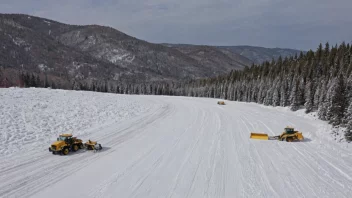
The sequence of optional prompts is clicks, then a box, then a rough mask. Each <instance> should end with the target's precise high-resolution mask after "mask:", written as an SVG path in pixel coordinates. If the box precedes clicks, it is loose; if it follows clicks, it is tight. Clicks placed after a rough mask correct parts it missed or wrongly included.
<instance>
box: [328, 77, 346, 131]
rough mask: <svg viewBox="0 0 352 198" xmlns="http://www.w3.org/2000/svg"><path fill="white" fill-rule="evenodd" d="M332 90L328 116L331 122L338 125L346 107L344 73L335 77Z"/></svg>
mask: <svg viewBox="0 0 352 198" xmlns="http://www.w3.org/2000/svg"><path fill="white" fill-rule="evenodd" d="M331 91H332V93H331V98H330V101H329V106H328V111H327V117H328V119H329V120H330V122H329V123H331V124H332V125H334V126H336V125H339V124H340V123H341V121H342V118H343V116H344V111H345V108H346V106H345V105H346V98H345V97H346V96H345V84H344V79H343V76H342V74H341V75H340V77H339V78H335V79H334V83H333V84H332V89H331Z"/></svg>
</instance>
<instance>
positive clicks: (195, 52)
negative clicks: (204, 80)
mask: <svg viewBox="0 0 352 198" xmlns="http://www.w3.org/2000/svg"><path fill="white" fill-rule="evenodd" d="M163 45H165V46H167V47H170V48H174V49H177V50H179V51H180V52H182V53H183V54H185V55H187V56H190V57H191V58H193V59H195V60H197V61H198V62H200V63H201V64H202V65H205V66H207V67H211V66H212V65H217V66H218V68H219V69H221V70H224V71H229V70H230V69H231V68H239V69H242V68H244V67H245V66H250V65H251V64H252V61H251V60H249V59H248V58H246V57H244V56H241V55H239V54H237V53H234V52H232V51H231V50H227V49H219V48H217V47H212V46H206V45H188V44H163Z"/></svg>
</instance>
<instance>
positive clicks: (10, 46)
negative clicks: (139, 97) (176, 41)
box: [0, 14, 250, 82]
mask: <svg viewBox="0 0 352 198" xmlns="http://www.w3.org/2000/svg"><path fill="white" fill-rule="evenodd" d="M0 40H1V43H0V68H3V70H10V69H12V70H13V71H14V70H25V71H30V72H36V73H45V74H49V75H54V76H58V77H60V78H63V79H67V80H69V81H72V80H104V81H106V80H108V81H126V82H144V81H163V80H180V79H191V78H204V77H212V76H215V75H219V74H226V73H227V72H229V71H231V70H236V69H242V68H243V67H244V66H246V65H247V64H249V63H250V61H248V59H246V58H245V57H242V56H240V55H238V54H236V53H233V52H231V51H229V50H223V49H217V48H214V47H200V48H199V49H197V50H193V49H192V50H188V51H187V50H182V49H174V48H170V47H167V46H164V45H160V44H152V43H148V42H146V41H142V40H139V39H136V38H134V37H131V36H128V35H126V34H124V33H122V32H120V31H118V30H115V29H113V28H110V27H104V26H98V25H87V26H78V25H67V24H63V23H59V22H56V21H53V20H49V19H44V18H39V17H34V16H29V15H21V14H0ZM186 51H187V52H186ZM202 53H203V54H204V56H203V55H202ZM3 73H4V72H3Z"/></svg>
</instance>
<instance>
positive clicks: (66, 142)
mask: <svg viewBox="0 0 352 198" xmlns="http://www.w3.org/2000/svg"><path fill="white" fill-rule="evenodd" d="M84 148H86V149H87V150H101V149H102V146H101V145H100V144H98V143H97V142H94V141H90V140H89V141H87V142H86V143H83V141H82V140H81V139H77V138H76V137H73V136H72V134H67V133H64V134H60V135H59V137H58V138H57V141H56V142H54V143H52V144H51V146H50V147H49V152H52V153H53V154H54V155H55V154H60V155H68V154H69V153H70V152H76V151H78V150H79V149H84Z"/></svg>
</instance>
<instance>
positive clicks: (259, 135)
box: [250, 133, 269, 140]
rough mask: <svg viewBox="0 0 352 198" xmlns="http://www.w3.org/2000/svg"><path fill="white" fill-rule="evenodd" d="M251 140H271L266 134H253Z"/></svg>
mask: <svg viewBox="0 0 352 198" xmlns="http://www.w3.org/2000/svg"><path fill="white" fill-rule="evenodd" d="M250 138H251V139H258V140H269V136H268V134H265V133H251V136H250Z"/></svg>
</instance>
